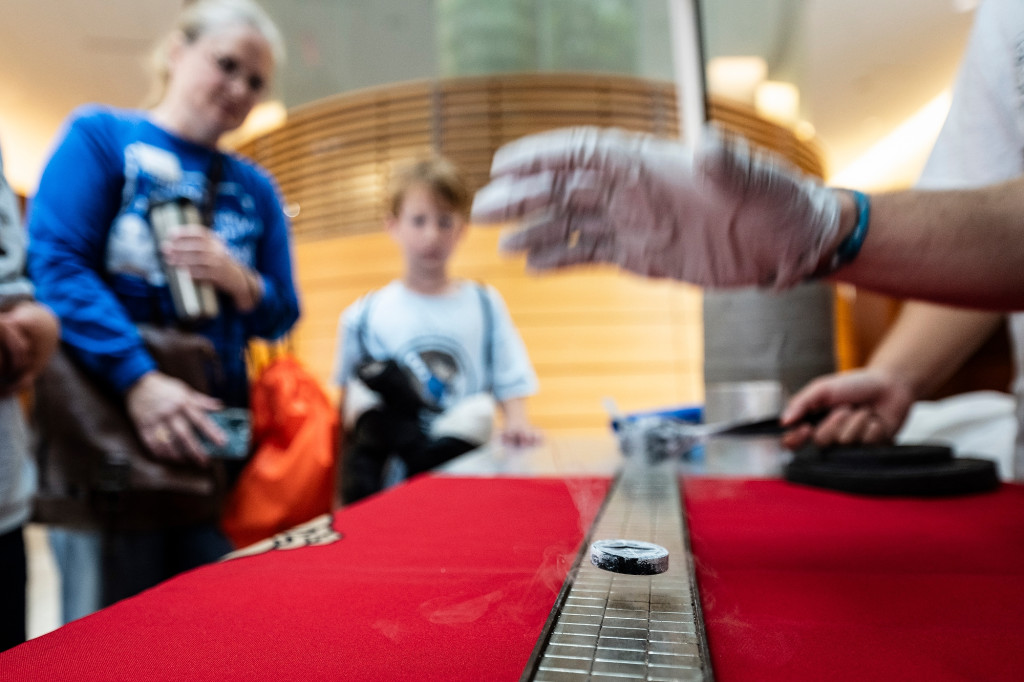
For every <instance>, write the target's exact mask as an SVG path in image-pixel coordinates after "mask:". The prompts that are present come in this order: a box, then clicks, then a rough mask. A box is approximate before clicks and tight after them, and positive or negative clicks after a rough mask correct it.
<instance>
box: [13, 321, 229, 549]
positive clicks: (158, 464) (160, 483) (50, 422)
mask: <svg viewBox="0 0 1024 682" xmlns="http://www.w3.org/2000/svg"><path fill="white" fill-rule="evenodd" d="M139 331H140V333H141V334H142V337H143V340H144V341H145V343H146V347H147V349H148V350H149V352H150V353H151V354H152V356H153V359H154V360H155V361H156V363H157V366H158V367H159V369H160V371H161V372H164V373H165V374H168V375H169V376H173V377H175V378H177V379H181V380H182V381H184V382H185V383H187V384H188V385H190V386H191V387H192V388H194V389H196V390H198V391H202V392H207V391H208V388H209V383H210V377H211V374H212V373H213V372H216V371H219V365H218V363H217V356H216V353H215V351H214V349H213V344H212V343H211V342H210V341H209V339H207V338H205V337H203V336H200V335H198V334H193V333H188V332H182V331H179V330H177V329H172V328H159V327H148V326H145V325H142V326H140V327H139ZM33 416H34V422H35V430H36V434H37V436H36V437H37V443H36V448H35V451H36V459H37V463H38V466H39V493H38V495H37V498H36V505H35V514H34V518H33V520H35V521H37V522H40V523H52V524H57V525H62V526H70V527H80V528H97V527H110V526H111V525H115V526H116V527H117V528H119V529H122V530H145V529H153V528H167V527H172V526H179V525H189V524H193V523H201V522H207V521H214V520H216V518H217V516H218V514H219V511H220V507H221V504H222V502H223V498H224V494H225V483H224V480H225V476H224V470H223V466H222V464H221V463H220V462H217V461H215V462H213V464H212V466H211V467H209V468H205V469H204V468H201V467H198V466H190V465H187V464H176V463H169V462H164V461H161V460H157V459H155V458H154V457H153V456H152V455H151V454H150V453H149V450H148V449H147V448H146V447H145V445H143V443H142V441H141V440H140V439H139V436H138V434H137V433H136V431H135V427H134V425H133V424H132V422H131V419H130V418H129V417H128V414H127V411H126V409H125V405H124V400H123V398H121V396H117V395H114V394H112V393H111V392H108V391H106V390H104V388H101V387H100V385H99V384H97V383H96V382H95V381H94V380H93V379H92V377H91V376H90V375H89V374H88V373H87V372H86V371H85V370H83V369H82V368H81V367H80V366H79V365H78V364H77V363H76V362H75V361H74V360H72V359H71V358H70V357H69V355H68V354H67V353H66V352H65V350H64V349H63V347H62V348H60V349H58V351H57V352H56V353H54V355H53V357H52V359H51V360H50V362H49V364H48V366H47V367H46V369H45V370H44V371H43V373H42V374H41V375H40V377H39V378H38V379H37V381H36V385H35V399H34V405H33Z"/></svg>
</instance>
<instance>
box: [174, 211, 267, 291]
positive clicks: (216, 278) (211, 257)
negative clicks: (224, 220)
mask: <svg viewBox="0 0 1024 682" xmlns="http://www.w3.org/2000/svg"><path fill="white" fill-rule="evenodd" d="M172 235H173V236H172V237H171V238H170V239H168V240H167V241H166V242H164V243H163V245H162V246H161V251H162V254H163V257H164V260H165V261H166V263H167V265H169V266H171V267H176V268H187V269H188V271H189V274H190V275H192V279H194V280H195V281H197V282H206V283H209V284H212V285H213V286H214V287H216V288H217V289H219V290H221V291H223V292H225V293H227V294H228V295H229V296H231V297H232V298H233V299H234V300H235V303H236V304H237V306H238V307H239V309H241V310H242V311H248V310H251V309H252V308H254V307H255V306H256V304H257V303H258V302H259V298H260V297H261V296H262V292H261V291H260V284H259V281H258V279H256V278H255V275H254V274H253V273H251V272H250V271H249V269H248V268H246V267H245V266H244V265H242V264H241V263H239V262H238V261H236V260H235V258H234V257H233V256H232V255H231V253H230V252H229V251H228V247H227V245H226V244H225V243H224V241H223V240H222V239H221V238H220V237H219V236H217V234H216V233H215V232H214V231H213V230H210V229H208V228H206V227H203V226H202V225H182V226H181V227H178V228H175V230H174V232H173V233H172Z"/></svg>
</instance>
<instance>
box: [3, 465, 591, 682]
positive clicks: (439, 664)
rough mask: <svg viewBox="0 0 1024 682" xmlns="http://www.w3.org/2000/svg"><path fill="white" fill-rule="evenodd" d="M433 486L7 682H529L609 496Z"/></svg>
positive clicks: (138, 611) (59, 637) (91, 627)
mask: <svg viewBox="0 0 1024 682" xmlns="http://www.w3.org/2000/svg"><path fill="white" fill-rule="evenodd" d="M608 485H609V482H608V481H607V480H598V479H569V480H553V479H533V480H522V479H459V478H442V477H425V478H419V479H416V480H414V481H412V482H411V483H409V484H408V485H404V486H401V487H399V488H396V489H394V490H392V491H389V492H388V493H386V494H384V495H382V496H379V497H377V498H371V499H370V500H367V501H366V502H364V503H362V504H357V505H354V506H352V507H349V508H346V509H344V510H342V511H341V512H339V513H338V514H337V516H336V517H335V524H334V527H335V528H336V529H337V530H338V531H340V532H341V533H342V534H344V538H343V539H341V540H340V541H338V542H335V543H334V544H330V545H324V546H319V547H306V548H302V549H294V550H278V551H272V552H268V553H266V554H261V555H259V556H254V557H246V558H242V559H235V560H231V561H227V562H224V563H220V564H217V565H214V566H206V567H203V568H201V569H198V570H196V571H192V572H190V573H188V574H185V575H182V576H179V577H177V578H175V579H173V580H170V581H168V582H166V583H164V584H162V585H160V586H158V587H156V588H154V589H152V590H149V591H147V592H145V593H143V594H141V595H139V596H138V597H135V598H132V599H128V600H125V601H123V602H120V603H118V604H115V605H114V606H112V607H110V608H108V609H105V610H104V611H101V612H99V613H97V614H94V615H92V616H89V617H87V618H84V619H82V620H80V621H76V622H74V623H71V624H69V625H66V626H64V627H63V628H60V629H59V630H57V631H55V632H53V633H50V634H49V635H45V636H43V637H40V638H38V639H35V640H32V641H30V642H27V643H26V644H23V645H21V646H19V647H16V648H15V649H13V650H10V651H8V652H7V653H5V654H2V655H0V679H3V680H19V681H20V680H52V681H56V680H75V681H76V682H81V681H84V680H360V681H362V680H368V681H370V680H402V681H411V680H415V681H417V682H420V681H429V680H467V681H472V682H480V681H483V680H487V681H491V680H517V679H518V678H519V675H520V674H521V672H522V670H523V668H524V667H525V665H526V662H527V660H528V658H529V656H530V653H531V651H532V650H533V646H534V643H535V642H536V640H537V637H538V636H539V634H540V632H541V629H542V627H543V625H544V622H545V620H546V619H547V616H548V613H549V612H550V610H551V606H552V604H553V603H554V599H555V597H556V595H557V594H558V591H559V590H560V589H561V585H562V582H563V580H564V578H565V574H566V572H567V571H568V568H569V567H570V566H571V564H572V561H573V560H574V558H575V556H576V553H577V551H578V549H579V544H580V542H581V540H582V539H583V536H584V533H585V531H586V529H588V528H589V526H590V524H591V522H592V520H593V517H594V515H595V514H596V512H597V510H598V508H599V506H600V504H601V502H602V501H603V499H604V497H605V494H606V492H607V488H608Z"/></svg>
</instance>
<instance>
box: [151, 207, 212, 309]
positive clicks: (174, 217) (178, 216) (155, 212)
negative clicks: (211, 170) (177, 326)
mask: <svg viewBox="0 0 1024 682" xmlns="http://www.w3.org/2000/svg"><path fill="white" fill-rule="evenodd" d="M149 220H150V224H151V225H152V226H153V234H154V236H155V237H156V241H157V248H158V249H159V248H160V246H161V245H162V244H163V243H164V242H165V241H167V240H168V239H170V237H171V235H172V234H173V232H174V228H176V227H179V226H181V225H199V224H201V219H200V217H199V209H198V208H196V206H195V204H193V203H192V202H191V201H189V200H188V199H183V198H177V199H172V200H170V201H165V202H161V203H157V204H154V205H152V206H150V209H149ZM160 262H161V263H163V266H164V275H165V276H166V277H167V284H168V286H169V287H170V289H171V298H172V299H173V301H174V310H175V313H177V316H178V319H179V320H182V321H184V322H198V321H201V320H209V319H212V318H214V317H216V316H217V313H218V306H217V292H216V291H215V290H214V288H213V285H212V284H210V283H208V282H202V283H198V282H196V281H195V280H193V279H192V275H191V274H189V271H188V268H174V267H169V266H168V265H167V263H165V262H164V260H163V258H161V259H160Z"/></svg>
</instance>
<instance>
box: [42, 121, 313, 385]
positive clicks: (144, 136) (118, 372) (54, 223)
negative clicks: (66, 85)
mask: <svg viewBox="0 0 1024 682" xmlns="http://www.w3.org/2000/svg"><path fill="white" fill-rule="evenodd" d="M216 154H220V152H216V151H215V150H212V149H209V148H207V147H204V146H201V145H197V144H194V143H192V142H189V141H187V140H184V139H182V138H179V137H177V136H175V135H173V134H171V133H169V132H167V131H166V130H164V129H162V128H160V127H158V126H156V125H155V124H153V123H152V122H150V121H149V119H148V118H147V116H146V114H145V113H143V112H139V111H125V110H117V109H110V108H106V107H101V106H96V105H91V106H87V107H83V108H81V109H79V110H78V111H76V112H75V113H74V114H73V115H72V116H71V118H70V119H69V120H68V122H67V123H66V125H65V127H64V131H63V136H62V137H61V138H60V140H59V142H58V144H57V146H56V148H55V150H54V152H53V155H52V156H51V158H50V160H49V162H48V164H47V166H46V169H45V171H44V172H43V176H42V179H41V180H40V184H39V190H38V192H37V194H36V196H35V198H34V200H33V201H32V202H31V205H30V209H29V217H28V227H29V249H28V272H29V276H30V277H31V279H32V281H33V282H34V283H35V285H36V295H37V298H38V299H39V300H40V301H42V302H43V303H45V304H47V305H49V306H50V307H51V308H52V309H53V311H54V312H55V313H56V314H57V316H58V317H59V318H60V322H61V329H62V340H63V341H64V342H65V344H66V345H67V346H68V347H69V349H70V352H72V353H74V354H75V355H76V356H77V357H78V359H79V360H80V361H81V362H82V363H83V364H84V366H85V367H86V368H87V369H88V370H90V371H91V373H92V374H94V375H95V376H96V377H98V378H99V379H100V380H103V381H106V382H108V383H109V385H110V386H111V387H113V388H114V389H115V390H117V391H119V392H122V393H123V392H124V391H126V390H127V389H128V388H129V387H130V386H131V385H132V384H133V383H135V381H136V380H138V379H139V378H140V377H141V376H142V375H143V374H145V373H146V372H148V371H150V370H152V369H154V368H155V364H154V362H153V359H152V358H151V357H150V355H149V353H148V352H147V351H146V349H145V347H144V346H143V343H142V340H141V338H140V336H139V333H138V331H137V329H136V323H141V322H153V323H157V324H169V323H173V322H174V321H175V316H174V306H173V303H172V300H171V295H170V290H169V288H168V286H167V282H166V279H165V277H164V274H163V271H162V269H161V266H160V261H159V258H158V253H157V246H156V243H155V239H154V237H153V232H152V230H151V228H150V226H149V223H148V212H149V206H150V203H151V201H155V200H160V199H167V198H171V197H185V198H188V199H191V200H192V201H193V202H194V203H196V204H197V205H202V202H203V197H204V194H205V192H206V187H207V184H208V183H207V172H208V170H209V169H210V167H211V165H210V164H211V161H212V160H213V158H214V156H215V155H216ZM222 159H223V160H222V163H221V166H222V170H221V174H220V175H221V179H220V182H219V183H218V184H217V192H216V201H215V204H214V221H213V229H214V231H215V232H216V233H217V234H218V235H219V236H220V237H221V238H222V239H223V240H224V242H225V243H226V244H227V246H228V249H229V250H230V252H231V253H232V255H233V256H234V257H235V258H236V259H237V260H238V261H239V262H241V263H242V264H244V265H246V266H248V267H250V268H252V269H253V270H255V271H256V272H257V273H258V274H259V276H260V278H261V280H262V284H263V290H264V295H263V298H262V300H261V301H260V303H259V305H258V306H257V307H256V308H255V309H254V310H252V311H250V312H249V313H241V312H240V311H238V310H237V309H236V308H235V306H234V303H233V301H232V300H231V299H230V297H228V296H226V295H223V294H221V295H220V296H219V299H220V300H219V303H220V315H219V316H218V317H217V318H215V319H214V320H212V321H209V322H206V323H203V324H202V325H201V326H199V327H198V328H196V330H195V331H198V332H199V333H201V334H203V335H205V336H207V337H208V338H209V339H211V341H212V342H213V344H214V347H215V348H216V349H217V353H218V356H219V357H220V360H221V364H222V368H223V384H222V385H221V386H218V387H215V390H214V391H213V392H214V393H215V395H217V396H218V397H220V398H222V399H223V400H225V401H226V402H227V403H228V404H234V405H239V404H245V403H246V400H247V398H246V394H247V386H248V383H247V379H246V369H245V358H244V350H245V346H246V343H247V342H248V340H249V339H250V338H251V337H254V336H259V337H263V338H267V339H274V338H278V337H280V336H281V335H283V334H284V333H286V332H287V331H288V330H289V329H290V328H291V327H292V325H293V324H294V323H295V321H296V320H297V319H298V316H299V301H298V295H297V293H296V290H295V284H294V280H293V276H292V255H291V244H290V238H289V229H288V223H287V220H286V218H285V215H284V212H283V210H282V207H281V202H280V200H279V198H278V197H279V193H278V190H277V187H276V185H275V183H274V182H273V180H272V179H271V178H270V176H269V175H268V174H267V173H266V172H265V171H263V170H262V169H261V168H259V167H258V166H256V165H255V164H253V163H251V162H250V161H248V160H245V159H243V158H241V157H238V156H234V155H231V154H222Z"/></svg>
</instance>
